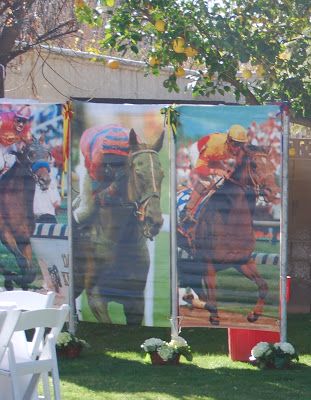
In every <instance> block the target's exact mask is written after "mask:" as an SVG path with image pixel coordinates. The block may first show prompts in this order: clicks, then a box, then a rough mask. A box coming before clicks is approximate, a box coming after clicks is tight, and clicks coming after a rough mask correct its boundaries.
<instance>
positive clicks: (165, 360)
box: [141, 336, 192, 365]
mask: <svg viewBox="0 0 311 400" xmlns="http://www.w3.org/2000/svg"><path fill="white" fill-rule="evenodd" d="M141 349H142V351H143V355H144V356H146V355H147V354H149V355H150V359H151V362H152V364H153V365H178V364H179V359H180V356H184V357H185V358H186V360H188V361H192V351H191V348H190V346H189V345H188V343H187V341H186V340H185V339H184V338H182V337H181V336H172V339H171V341H170V342H165V341H163V340H162V339H158V338H150V339H147V340H145V341H144V343H143V344H142V345H141Z"/></svg>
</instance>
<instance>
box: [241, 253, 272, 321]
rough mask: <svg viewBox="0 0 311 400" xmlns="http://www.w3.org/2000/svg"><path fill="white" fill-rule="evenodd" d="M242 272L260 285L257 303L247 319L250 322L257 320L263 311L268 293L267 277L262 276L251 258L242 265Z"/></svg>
mask: <svg viewBox="0 0 311 400" xmlns="http://www.w3.org/2000/svg"><path fill="white" fill-rule="evenodd" d="M241 272H242V273H243V274H244V275H245V276H246V278H248V279H250V280H251V281H253V282H255V283H256V285H257V287H258V300H257V303H256V305H255V307H254V309H253V311H251V312H250V313H249V314H248V316H247V320H248V321H249V322H255V321H257V320H258V318H259V317H260V316H261V315H262V313H263V306H264V304H265V298H266V296H267V294H268V284H267V282H266V281H265V279H263V278H262V277H261V276H260V274H259V272H258V270H257V266H256V262H255V260H253V259H251V260H249V261H248V263H247V264H244V265H242V266H241Z"/></svg>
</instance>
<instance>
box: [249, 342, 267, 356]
mask: <svg viewBox="0 0 311 400" xmlns="http://www.w3.org/2000/svg"><path fill="white" fill-rule="evenodd" d="M269 354H271V349H270V346H269V343H267V342H259V343H257V344H256V346H254V347H253V348H252V351H251V355H252V356H253V357H255V358H259V357H262V356H263V355H269Z"/></svg>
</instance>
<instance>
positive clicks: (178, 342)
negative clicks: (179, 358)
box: [169, 336, 188, 348]
mask: <svg viewBox="0 0 311 400" xmlns="http://www.w3.org/2000/svg"><path fill="white" fill-rule="evenodd" d="M169 345H170V346H172V347H176V348H178V347H186V346H188V343H187V341H186V340H185V339H184V338H182V337H181V336H172V340H171V341H170V342H169Z"/></svg>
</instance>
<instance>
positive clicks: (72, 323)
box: [67, 119, 77, 334]
mask: <svg viewBox="0 0 311 400" xmlns="http://www.w3.org/2000/svg"><path fill="white" fill-rule="evenodd" d="M68 123H69V136H68V148H69V154H68V161H67V162H68V167H67V173H68V179H67V184H68V187H67V204H68V240H69V306H70V311H69V322H68V330H69V332H70V333H72V334H74V333H75V331H76V323H77V316H76V306H75V296H74V287H73V284H74V283H73V255H72V246H73V243H72V193H71V188H72V179H71V178H72V177H71V144H72V143H71V121H70V119H69V122H68Z"/></svg>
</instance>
